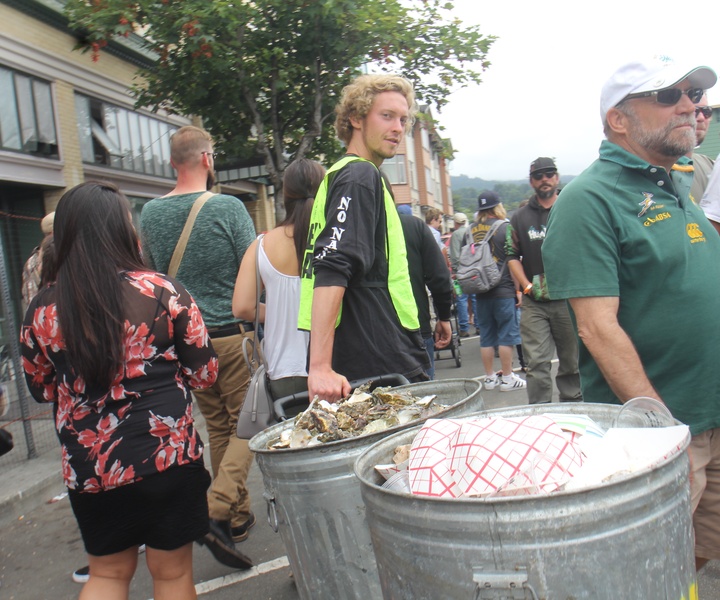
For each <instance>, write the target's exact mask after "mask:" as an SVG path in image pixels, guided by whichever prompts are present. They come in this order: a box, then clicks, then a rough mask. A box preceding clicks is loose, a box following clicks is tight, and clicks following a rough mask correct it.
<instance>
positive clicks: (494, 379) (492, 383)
mask: <svg viewBox="0 0 720 600" xmlns="http://www.w3.org/2000/svg"><path fill="white" fill-rule="evenodd" d="M501 382H502V380H501V379H500V378H499V377H498V376H497V375H492V376H491V377H485V379H483V387H484V388H485V389H486V390H494V389H495V388H496V387H497V386H499V385H500V383H501Z"/></svg>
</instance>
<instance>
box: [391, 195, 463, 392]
mask: <svg viewBox="0 0 720 600" xmlns="http://www.w3.org/2000/svg"><path fill="white" fill-rule="evenodd" d="M398 213H400V224H401V225H402V230H403V235H404V236H405V247H406V248H407V260H408V269H409V271H410V285H411V286H412V291H413V297H414V298H415V302H416V304H417V307H418V320H419V321H420V333H421V334H422V337H423V341H424V342H425V347H426V349H427V353H428V356H429V357H430V370H429V371H428V375H429V377H430V379H435V348H438V349H440V348H445V347H446V346H447V345H448V344H449V343H450V339H451V337H452V329H451V327H450V316H451V311H452V289H453V287H452V280H451V279H450V271H449V270H448V268H447V264H446V262H445V257H443V254H442V252H441V251H440V248H438V245H437V243H436V242H435V238H434V237H433V235H432V232H431V231H430V229H429V228H428V227H427V226H426V225H425V224H424V223H423V222H422V221H421V220H420V219H419V218H417V217H414V216H413V215H412V211H411V210H410V207H409V206H407V205H400V206H398ZM426 286H427V289H429V290H430V294H431V295H432V299H433V304H434V306H435V314H436V315H437V323H436V324H435V332H434V335H433V329H432V326H431V323H430V301H429V299H428V295H427V290H426Z"/></svg>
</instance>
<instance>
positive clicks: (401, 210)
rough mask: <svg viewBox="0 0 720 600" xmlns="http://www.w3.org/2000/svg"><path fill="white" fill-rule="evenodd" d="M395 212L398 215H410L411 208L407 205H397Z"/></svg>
mask: <svg viewBox="0 0 720 600" xmlns="http://www.w3.org/2000/svg"><path fill="white" fill-rule="evenodd" d="M397 211H398V214H399V215H412V208H411V207H410V205H409V204H398V205H397Z"/></svg>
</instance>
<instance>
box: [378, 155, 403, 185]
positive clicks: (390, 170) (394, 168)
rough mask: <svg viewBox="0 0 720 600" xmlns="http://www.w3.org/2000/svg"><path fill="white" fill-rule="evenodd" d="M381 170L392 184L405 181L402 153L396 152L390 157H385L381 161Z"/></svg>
mask: <svg viewBox="0 0 720 600" xmlns="http://www.w3.org/2000/svg"><path fill="white" fill-rule="evenodd" d="M382 170H383V173H385V175H387V176H388V179H389V180H390V183H392V184H393V185H396V184H404V183H407V170H406V169H405V155H404V154H396V155H395V156H393V157H392V158H386V159H385V160H384V161H383V164H382Z"/></svg>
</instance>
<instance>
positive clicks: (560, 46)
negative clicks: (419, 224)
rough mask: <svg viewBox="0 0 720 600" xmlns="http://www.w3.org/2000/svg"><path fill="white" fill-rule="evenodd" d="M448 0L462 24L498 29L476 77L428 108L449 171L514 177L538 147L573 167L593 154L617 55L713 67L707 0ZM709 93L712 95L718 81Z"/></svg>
mask: <svg viewBox="0 0 720 600" xmlns="http://www.w3.org/2000/svg"><path fill="white" fill-rule="evenodd" d="M454 1H455V11H454V12H455V14H456V15H457V16H458V17H460V18H461V19H462V20H463V21H464V22H465V23H466V24H471V23H475V24H479V25H480V26H481V31H482V32H483V34H489V35H495V36H497V37H498V39H497V40H496V41H495V43H494V44H493V45H492V47H491V50H490V52H489V55H488V57H489V59H490V61H491V62H492V65H491V66H490V68H489V69H488V70H487V71H486V72H485V74H484V76H483V82H482V83H481V84H480V85H478V86H473V87H471V88H466V89H463V90H459V91H457V92H454V93H453V94H452V96H451V97H450V102H449V104H448V105H447V106H446V107H445V108H444V109H443V111H442V113H440V114H436V115H435V116H436V118H437V119H438V120H439V122H440V124H441V125H442V126H444V127H445V131H444V132H443V134H442V135H443V137H449V138H450V139H451V140H452V143H453V146H454V147H455V149H456V154H455V160H454V161H453V162H452V164H451V173H452V174H453V175H469V176H471V177H482V178H483V179H523V178H526V177H527V174H528V167H529V164H530V162H532V160H533V159H535V158H536V157H538V156H552V157H555V158H556V160H557V165H558V168H559V170H560V172H561V173H562V174H567V175H577V174H579V173H580V172H581V171H582V170H583V169H584V168H585V167H587V166H588V165H589V164H590V163H591V162H592V161H593V160H595V158H596V157H597V150H598V147H599V145H600V142H601V140H602V139H603V134H602V125H601V121H600V108H599V105H600V89H601V88H602V85H603V84H604V83H605V81H606V80H607V79H608V78H609V77H610V75H611V74H612V72H613V71H614V70H615V69H616V68H617V67H619V66H620V65H621V64H623V63H625V62H628V61H630V60H633V59H635V58H642V57H647V56H653V55H655V54H664V55H668V56H671V57H673V58H674V59H675V60H676V61H683V62H684V61H693V62H695V63H696V64H697V65H700V64H705V65H708V66H710V67H712V68H713V69H715V71H717V72H720V40H719V39H718V36H717V17H718V16H719V15H720V9H718V7H717V5H716V4H715V3H714V2H712V1H710V2H689V3H679V2H676V1H675V2H673V1H669V0H656V1H654V2H652V3H651V2H646V1H642V0H601V1H600V2H594V3H592V4H590V3H586V2H580V1H577V0H574V1H570V0H546V1H545V2H537V1H534V2H531V1H530V0H510V1H506V0H489V1H488V0H485V1H481V0H454ZM708 97H709V100H710V104H718V103H720V84H718V85H716V86H715V88H714V89H712V90H710V92H709V94H708ZM716 118H720V116H719V117H716Z"/></svg>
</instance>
